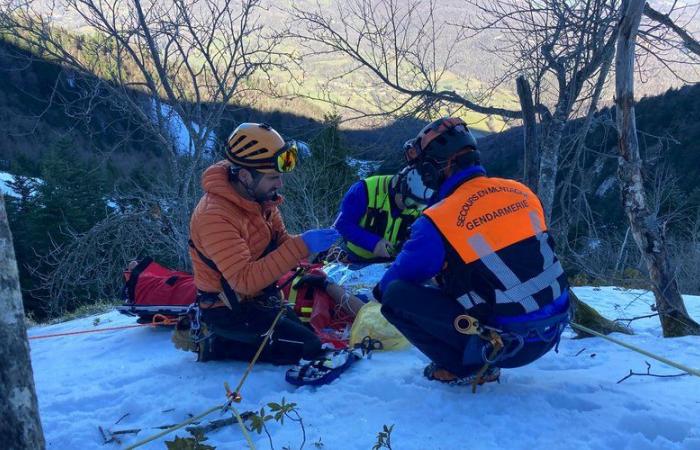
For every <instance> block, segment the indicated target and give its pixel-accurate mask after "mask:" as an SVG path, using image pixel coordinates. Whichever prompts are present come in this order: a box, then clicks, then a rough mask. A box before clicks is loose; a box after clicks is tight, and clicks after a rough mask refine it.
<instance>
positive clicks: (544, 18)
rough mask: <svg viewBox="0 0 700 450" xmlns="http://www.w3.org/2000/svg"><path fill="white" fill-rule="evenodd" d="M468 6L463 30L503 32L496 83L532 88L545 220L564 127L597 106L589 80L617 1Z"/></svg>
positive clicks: (602, 57) (612, 27)
mask: <svg viewBox="0 0 700 450" xmlns="http://www.w3.org/2000/svg"><path fill="white" fill-rule="evenodd" d="M473 4H474V6H475V7H476V8H477V9H478V11H479V13H478V14H477V15H476V16H475V18H474V19H473V20H472V21H471V22H470V23H468V24H466V25H465V27H466V28H467V29H469V30H472V31H474V32H475V33H483V32H485V31H491V32H492V31H493V30H497V31H499V32H501V33H502V39H499V40H498V41H495V44H494V45H493V47H492V51H495V52H499V53H500V54H503V55H506V58H507V59H508V60H509V61H511V62H512V65H511V69H510V70H508V71H507V72H506V73H505V74H504V75H503V76H502V77H501V80H502V81H507V80H510V79H513V78H514V77H515V76H517V75H518V74H522V75H524V76H525V77H526V78H527V79H528V80H529V81H530V83H531V84H532V88H533V94H534V99H535V103H536V104H537V105H538V112H539V115H540V123H541V127H542V130H543V132H542V139H541V144H540V151H539V154H540V168H539V178H538V188H537V193H538V196H539V197H540V198H541V200H542V204H543V206H544V208H545V211H546V213H547V218H548V219H550V218H551V213H552V209H553V206H554V197H555V192H556V187H557V174H558V169H559V158H560V154H561V144H562V137H563V134H564V126H565V125H566V123H567V121H568V120H569V119H570V118H571V117H572V115H573V114H575V113H577V112H578V111H579V110H580V109H581V108H583V107H584V106H585V105H586V104H591V103H595V102H597V97H596V95H595V92H596V86H597V85H598V83H595V82H591V80H592V79H593V78H594V77H595V76H596V74H597V73H599V72H600V71H601V69H602V68H603V67H604V64H605V62H606V61H609V60H610V58H611V55H612V53H613V52H614V42H615V35H616V25H617V2H616V0H576V1H572V2H561V1H556V0H527V1H520V0H517V1H516V0H512V1H495V0H493V1H492V0H486V1H478V0H477V1H475V2H474V3H473ZM477 36H478V34H477ZM602 82H604V80H602V81H601V83H602ZM597 96H600V93H598V94H597Z"/></svg>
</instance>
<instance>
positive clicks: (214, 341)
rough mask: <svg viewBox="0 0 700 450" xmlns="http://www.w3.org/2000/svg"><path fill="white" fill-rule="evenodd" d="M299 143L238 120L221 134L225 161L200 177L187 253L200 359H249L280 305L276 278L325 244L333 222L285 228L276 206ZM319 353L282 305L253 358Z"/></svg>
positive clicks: (276, 359) (331, 238)
mask: <svg viewBox="0 0 700 450" xmlns="http://www.w3.org/2000/svg"><path fill="white" fill-rule="evenodd" d="M298 145H301V143H299V144H297V143H296V142H294V141H285V140H284V139H283V138H282V137H281V136H280V135H279V134H278V133H277V132H276V131H275V130H274V129H272V128H271V127H270V126H269V125H267V124H257V123H244V124H241V125H240V126H239V127H238V128H236V129H235V130H234V131H233V133H232V134H231V136H230V137H229V138H228V141H227V144H226V147H225V156H226V160H225V161H220V162H219V163H216V164H214V165H212V166H211V167H209V168H208V169H207V170H206V171H205V172H204V175H203V177H202V186H203V188H204V191H205V194H204V196H203V197H202V199H201V200H200V201H199V204H198V205H197V207H196V209H195V211H194V213H193V214H192V219H191V222H190V238H191V239H190V257H191V258H192V263H193V267H194V276H195V283H196V285H197V289H198V297H197V302H198V305H199V308H200V312H201V318H200V322H201V323H202V324H203V325H204V326H205V327H206V331H207V332H206V335H204V336H200V339H201V340H200V342H199V360H200V361H206V360H210V359H239V360H246V361H250V360H251V359H252V358H253V356H254V354H255V352H256V351H257V349H258V347H259V346H260V344H261V343H262V341H263V338H264V334H265V333H266V332H267V331H268V329H269V328H270V326H271V324H272V322H273V321H274V319H275V317H276V316H277V314H278V312H279V311H280V308H282V307H283V306H282V303H281V299H282V295H281V293H280V290H279V289H278V287H277V286H276V284H275V283H276V281H277V280H278V279H279V278H280V277H281V276H282V275H284V274H285V273H287V272H288V271H290V270H291V269H293V268H294V267H296V266H297V265H298V264H299V263H300V261H301V260H302V259H304V258H307V257H308V256H309V255H310V254H311V253H316V252H321V251H325V250H327V249H328V248H329V247H330V246H331V245H332V244H333V242H335V241H336V240H337V239H338V238H339V235H338V233H337V232H336V231H335V230H332V229H319V230H311V231H307V232H305V233H304V234H302V235H300V236H291V235H289V234H288V233H287V231H286V229H285V226H284V223H283V221H282V216H281V214H280V211H279V210H278V206H279V204H280V203H281V202H282V197H281V196H280V195H279V194H278V190H279V189H280V188H281V187H282V175H283V174H284V173H286V172H291V171H292V170H293V169H294V167H295V166H296V162H297V158H298V156H299V155H298V148H297V147H298ZM321 354H322V351H321V342H320V341H319V339H318V337H316V335H315V334H314V333H313V332H312V331H311V329H310V328H308V327H307V326H305V325H304V324H302V322H301V321H300V320H299V319H298V318H297V316H296V315H295V314H294V312H293V311H292V310H291V308H286V311H285V312H284V314H283V315H282V317H281V319H280V320H279V321H278V323H277V325H276V326H275V328H274V332H273V333H272V335H271V337H270V339H269V342H268V344H267V345H266V346H265V348H264V349H263V352H262V354H261V356H260V361H268V362H273V363H277V364H294V363H296V362H297V361H298V360H299V359H300V358H304V359H314V358H317V357H318V356H320V355H321Z"/></svg>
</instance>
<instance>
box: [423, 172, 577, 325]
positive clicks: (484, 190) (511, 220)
mask: <svg viewBox="0 0 700 450" xmlns="http://www.w3.org/2000/svg"><path fill="white" fill-rule="evenodd" d="M424 214H425V215H426V216H428V218H430V220H431V221H432V222H433V223H434V224H435V226H436V227H437V229H438V231H439V232H440V233H441V234H442V236H443V237H444V238H445V240H446V241H447V243H448V244H449V246H450V247H452V249H453V250H454V253H456V255H457V258H456V259H455V258H454V257H451V259H452V260H451V261H450V260H448V264H447V266H448V267H447V268H446V269H445V270H446V273H445V277H446V279H447V283H448V284H449V286H450V290H451V292H450V293H451V294H453V295H455V297H456V299H457V301H459V302H460V303H461V304H462V305H463V306H464V307H465V308H467V309H470V308H472V307H474V306H477V305H479V304H483V303H491V302H493V305H494V307H495V308H496V312H497V313H498V312H499V311H500V312H501V313H503V314H504V315H516V314H518V313H529V312H532V311H536V310H538V309H539V308H540V307H541V306H542V305H543V304H546V303H549V302H551V301H552V300H554V299H556V298H557V297H559V296H560V295H561V289H562V286H563V285H565V281H562V280H564V279H565V278H564V277H563V274H564V270H563V268H562V266H561V264H560V262H559V260H558V259H557V258H556V255H555V254H554V250H553V249H552V246H551V245H550V242H551V239H550V238H549V236H548V234H547V228H546V225H545V219H544V212H543V210H542V205H541V203H540V201H539V199H538V198H537V196H536V195H535V194H534V193H533V192H532V191H531V190H530V189H529V188H528V187H527V186H525V185H523V184H521V183H518V182H517V181H514V180H507V179H502V178H489V177H476V178H473V179H471V180H468V181H466V182H464V183H463V184H462V185H460V186H459V187H458V188H457V189H456V190H455V191H454V192H453V193H452V194H450V195H449V196H448V197H447V198H445V199H443V200H442V201H440V202H438V203H437V204H435V205H433V206H431V207H430V208H428V209H427V210H425V211H424ZM506 248H507V249H509V251H508V252H506V253H504V252H503V251H502V250H504V249H506ZM449 254H451V253H448V255H449ZM448 259H449V258H448ZM477 263H480V264H478V267H479V269H478V270H482V271H483V270H485V271H486V272H487V273H488V276H489V277H494V278H495V279H496V280H498V283H499V285H498V286H486V284H487V283H482V284H481V285H479V284H478V283H477V286H474V285H473V284H474V283H473V282H472V280H471V275H470V272H469V269H468V268H469V267H475V268H476V267H477ZM449 266H451V267H449ZM484 275H485V273H484V272H482V276H481V278H483V276H484ZM477 282H478V280H477ZM487 298H488V299H490V300H491V301H488V302H487V300H486V299H487Z"/></svg>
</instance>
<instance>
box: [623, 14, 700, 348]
mask: <svg viewBox="0 0 700 450" xmlns="http://www.w3.org/2000/svg"><path fill="white" fill-rule="evenodd" d="M643 8H644V1H643V0H625V7H624V15H623V17H622V21H621V24H620V32H619V35H618V37H617V54H616V58H615V107H616V113H617V130H618V134H619V142H618V145H619V151H620V160H619V161H620V165H619V178H620V185H621V191H622V201H623V205H624V208H625V212H626V213H627V216H628V217H629V221H630V226H631V230H632V235H633V236H634V240H635V242H636V243H637V246H638V247H639V249H640V251H641V253H642V256H643V258H644V261H645V263H646V266H647V269H648V271H649V275H650V277H651V281H652V290H653V292H654V297H655V298H656V307H657V310H658V312H659V317H660V319H661V326H662V328H663V333H664V336H667V337H669V336H684V335H688V334H700V324H698V323H696V322H695V321H693V320H692V319H691V318H690V316H689V315H688V312H687V311H686V309H685V305H684V303H683V297H681V294H680V291H679V290H678V284H677V281H676V278H675V276H674V274H673V271H672V270H671V267H670V263H669V257H668V254H667V249H666V242H665V236H664V230H663V228H662V227H661V226H660V224H659V221H658V217H657V216H656V214H654V213H652V212H651V211H650V210H649V208H648V206H647V200H646V194H645V191H644V183H643V178H642V171H641V166H642V160H641V157H640V155H639V142H638V140H637V125H636V121H635V112H634V64H635V53H634V50H635V41H636V38H637V32H638V29H639V23H640V20H641V16H642V12H643Z"/></svg>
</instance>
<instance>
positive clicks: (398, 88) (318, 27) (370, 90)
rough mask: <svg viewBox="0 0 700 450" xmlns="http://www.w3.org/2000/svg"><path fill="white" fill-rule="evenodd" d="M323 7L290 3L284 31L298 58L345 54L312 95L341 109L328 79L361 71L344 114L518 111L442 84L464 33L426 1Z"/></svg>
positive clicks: (377, 0) (457, 59) (460, 57)
mask: <svg viewBox="0 0 700 450" xmlns="http://www.w3.org/2000/svg"><path fill="white" fill-rule="evenodd" d="M336 6H337V9H336V10H335V11H333V10H330V9H324V8H320V6H317V7H316V9H312V8H308V7H306V6H298V5H297V6H294V7H293V8H292V10H291V11H290V14H291V16H292V19H293V21H294V23H293V26H291V27H289V28H290V30H291V31H290V33H289V35H290V37H292V38H295V39H297V40H298V42H299V43H300V44H301V46H302V48H303V49H304V50H305V52H304V54H303V55H302V56H304V57H311V56H319V55H334V56H340V57H344V58H346V59H347V61H348V62H349V65H347V66H344V68H343V69H342V70H341V73H339V74H337V75H336V76H335V77H333V78H331V79H330V80H329V82H330V83H329V84H327V85H326V86H325V87H326V94H328V95H325V96H317V97H315V98H317V99H320V100H324V101H327V102H330V103H332V104H333V105H335V106H337V107H341V108H344V109H348V107H349V105H348V103H347V96H346V95H342V93H338V92H337V91H334V90H333V86H334V84H333V83H334V81H335V80H337V79H348V78H350V77H352V76H354V75H356V74H358V73H359V74H362V75H363V76H362V77H360V82H359V83H354V85H355V86H356V87H357V89H354V92H353V94H355V95H359V96H362V99H363V104H364V106H363V107H362V108H355V107H351V106H350V108H349V109H351V110H352V111H353V112H354V113H356V114H355V115H354V116H353V117H352V118H358V117H367V116H386V115H389V116H392V115H415V116H419V117H431V116H433V115H435V114H438V113H440V112H441V111H442V112H444V110H445V108H450V109H453V110H455V109H460V108H466V109H467V110H471V111H476V112H479V113H483V114H494V115H500V116H504V117H508V118H518V117H520V116H521V113H520V111H515V110H510V109H507V108H502V107H497V106H493V105H491V104H489V96H490V92H487V91H482V90H480V89H478V88H475V87H474V88H473V87H471V86H470V84H469V82H468V81H466V80H465V82H464V83H463V84H461V86H460V87H461V89H460V90H459V91H458V90H456V89H447V88H445V80H446V77H447V76H448V75H449V73H450V71H453V70H454V69H455V67H456V66H458V65H459V64H463V63H465V62H467V58H466V55H465V54H463V53H462V52H461V51H460V45H461V44H463V42H464V32H463V31H462V30H460V29H458V28H455V27H451V28H450V27H448V26H447V22H446V19H445V18H444V17H439V16H438V15H437V8H436V3H435V2H434V1H432V0H429V1H427V2H425V1H421V0H410V1H399V0H350V1H347V2H338V3H336Z"/></svg>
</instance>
